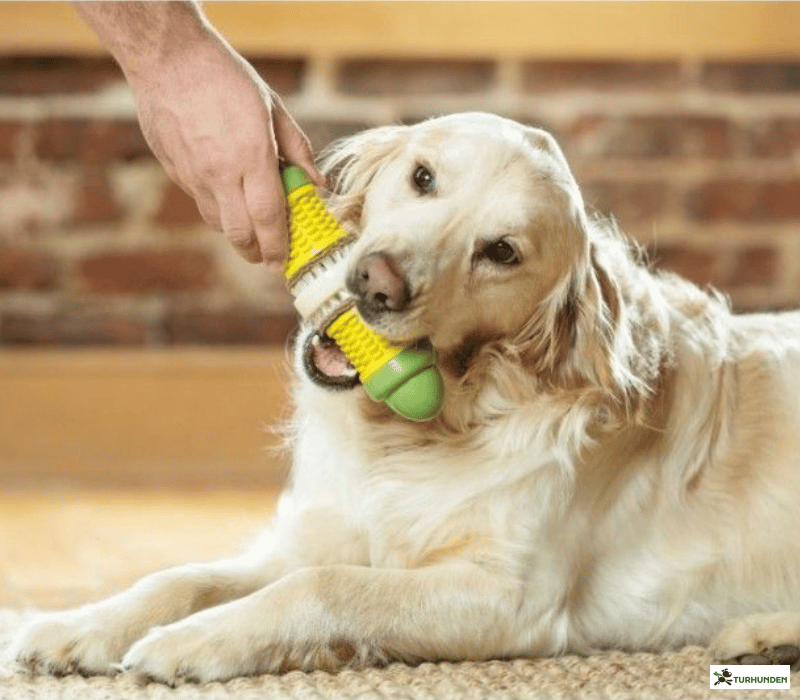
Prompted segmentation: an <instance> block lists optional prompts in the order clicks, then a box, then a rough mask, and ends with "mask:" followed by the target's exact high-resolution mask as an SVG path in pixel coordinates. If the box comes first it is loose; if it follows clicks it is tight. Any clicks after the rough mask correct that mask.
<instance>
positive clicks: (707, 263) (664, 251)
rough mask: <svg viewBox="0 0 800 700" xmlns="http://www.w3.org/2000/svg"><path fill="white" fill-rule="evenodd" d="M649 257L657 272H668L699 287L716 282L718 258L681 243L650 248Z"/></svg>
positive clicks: (710, 253) (713, 254)
mask: <svg viewBox="0 0 800 700" xmlns="http://www.w3.org/2000/svg"><path fill="white" fill-rule="evenodd" d="M649 257H650V259H651V260H652V261H653V264H654V267H655V268H656V269H657V270H669V271H671V272H675V273H677V274H679V275H680V276H681V277H685V278H686V279H688V280H691V281H692V282H695V283H697V284H699V285H703V286H705V285H708V284H712V283H713V282H714V281H715V280H716V274H715V268H716V266H717V263H718V260H719V256H718V255H717V254H715V253H713V252H712V251H710V250H704V249H700V248H696V247H693V246H691V245H686V244H682V243H671V244H663V245H657V246H652V247H651V248H650V249H649Z"/></svg>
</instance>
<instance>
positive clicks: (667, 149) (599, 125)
mask: <svg viewBox="0 0 800 700" xmlns="http://www.w3.org/2000/svg"><path fill="white" fill-rule="evenodd" d="M567 138H568V145H567V148H568V150H569V151H571V152H573V153H575V154H577V155H582V156H590V157H598V156H599V157H606V158H642V159H659V158H726V157H728V156H730V154H731V152H732V139H733V127H732V125H731V124H730V122H728V121H727V120H726V119H723V118H721V117H704V116H696V115H685V114H684V115H681V114H678V115H669V116H661V115H658V116H651V115H642V116H631V117H621V118H615V117H608V116H603V115H589V116H584V117H581V118H580V119H578V120H577V121H576V122H575V123H574V124H573V125H572V127H571V128H570V130H569V132H568V134H567Z"/></svg>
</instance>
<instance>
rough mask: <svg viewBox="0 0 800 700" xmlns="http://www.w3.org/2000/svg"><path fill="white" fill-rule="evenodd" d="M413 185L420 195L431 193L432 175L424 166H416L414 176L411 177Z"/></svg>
mask: <svg viewBox="0 0 800 700" xmlns="http://www.w3.org/2000/svg"><path fill="white" fill-rule="evenodd" d="M411 180H412V181H413V183H414V188H415V189H416V190H417V192H419V193H420V194H429V193H431V192H433V175H432V174H431V171H430V170H428V169H427V168H426V167H425V166H424V165H418V166H417V169H416V170H415V171H414V174H413V175H412V176H411Z"/></svg>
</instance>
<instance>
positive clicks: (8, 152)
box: [0, 120, 25, 160]
mask: <svg viewBox="0 0 800 700" xmlns="http://www.w3.org/2000/svg"><path fill="white" fill-rule="evenodd" d="M24 128H25V125H24V124H22V123H21V122H18V121H8V120H0V160H13V159H14V157H15V156H16V153H15V150H16V147H17V140H18V139H19V136H20V134H21V133H22V130H23V129H24Z"/></svg>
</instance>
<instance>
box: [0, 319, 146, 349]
mask: <svg viewBox="0 0 800 700" xmlns="http://www.w3.org/2000/svg"><path fill="white" fill-rule="evenodd" d="M147 339H148V329H147V323H146V322H144V321H143V320H141V319H138V318H135V317H130V318H129V317H124V316H115V315H110V314H104V313H98V314H91V313H90V314H76V313H66V314H52V315H42V316H37V315H26V314H6V315H5V316H0V342H2V343H5V344H7V345H27V346H36V345H144V344H145V343H146V342H147Z"/></svg>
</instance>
